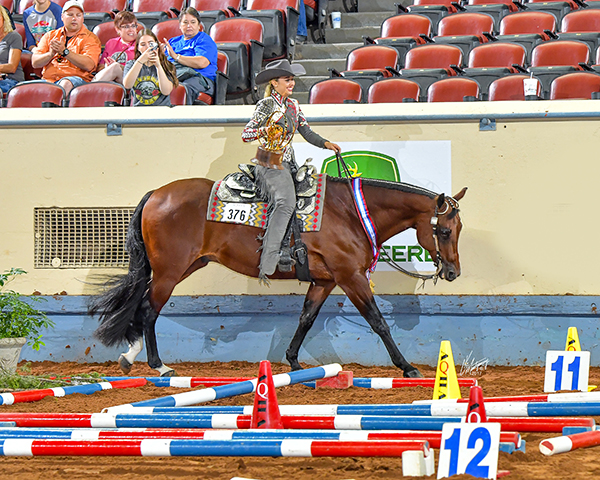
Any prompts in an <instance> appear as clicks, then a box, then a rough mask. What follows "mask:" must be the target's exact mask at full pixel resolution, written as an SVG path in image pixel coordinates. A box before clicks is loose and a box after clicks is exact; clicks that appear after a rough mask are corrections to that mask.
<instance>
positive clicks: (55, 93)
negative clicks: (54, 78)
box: [6, 80, 65, 108]
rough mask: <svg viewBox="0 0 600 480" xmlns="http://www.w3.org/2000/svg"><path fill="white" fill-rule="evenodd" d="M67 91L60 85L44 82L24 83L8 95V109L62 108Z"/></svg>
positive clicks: (11, 90)
mask: <svg viewBox="0 0 600 480" xmlns="http://www.w3.org/2000/svg"><path fill="white" fill-rule="evenodd" d="M64 99H65V91H64V89H63V88H62V87H61V86H60V85H56V84H54V83H50V82H46V81H44V80H33V81H31V82H22V83H19V84H17V85H15V86H14V87H12V88H11V89H10V90H9V91H8V93H7V95H6V106H7V107H8V108H40V107H43V106H46V105H43V104H47V106H57V107H62V104H63V101H64Z"/></svg>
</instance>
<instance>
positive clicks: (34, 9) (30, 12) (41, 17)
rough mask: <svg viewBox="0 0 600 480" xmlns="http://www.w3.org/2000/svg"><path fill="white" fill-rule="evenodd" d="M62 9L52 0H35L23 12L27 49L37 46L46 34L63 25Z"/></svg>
mask: <svg viewBox="0 0 600 480" xmlns="http://www.w3.org/2000/svg"><path fill="white" fill-rule="evenodd" d="M61 14H62V9H61V8H60V6H59V5H57V4H56V3H54V2H51V1H50V0H34V1H33V5H32V6H31V7H29V8H28V9H27V10H25V11H24V12H23V24H24V26H25V39H26V43H27V50H31V49H32V48H33V47H36V46H37V44H38V42H39V41H40V39H41V38H42V37H43V36H44V34H46V33H48V32H50V31H52V30H56V29H57V28H60V27H62V26H63V21H62V18H61Z"/></svg>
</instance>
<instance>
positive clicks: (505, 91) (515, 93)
mask: <svg viewBox="0 0 600 480" xmlns="http://www.w3.org/2000/svg"><path fill="white" fill-rule="evenodd" d="M527 78H530V76H529V75H509V76H507V77H502V78H499V79H498V80H494V81H493V82H492V84H491V85H490V89H489V94H488V100H489V101H491V102H497V101H505V100H525V88H524V85H523V80H525V79H527ZM541 94H542V90H541V84H540V83H539V82H538V91H537V97H540V96H541Z"/></svg>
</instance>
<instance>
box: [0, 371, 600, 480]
mask: <svg viewBox="0 0 600 480" xmlns="http://www.w3.org/2000/svg"><path fill="white" fill-rule="evenodd" d="M30 366H31V374H33V375H42V374H49V373H54V374H57V375H77V374H84V373H90V372H98V373H101V374H104V375H111V376H117V375H120V372H119V370H118V367H117V366H116V364H112V363H105V364H76V363H52V362H41V363H32V364H31V365H30ZM173 367H175V368H176V370H177V373H178V374H179V375H180V376H256V375H257V373H258V364H253V363H246V362H230V363H220V362H213V363H182V364H177V365H173ZM343 367H344V370H351V371H352V372H353V373H354V376H355V377H395V376H399V372H398V370H397V369H395V368H392V367H363V366H360V365H355V364H347V365H344V366H343ZM419 368H420V369H421V371H422V372H423V374H424V375H425V376H426V377H434V376H435V369H434V368H433V367H427V366H423V365H419ZM272 369H273V373H274V374H275V373H284V372H287V371H289V368H288V367H287V366H286V365H283V364H273V365H272ZM131 374H132V375H136V376H153V375H154V372H153V371H152V370H150V369H149V368H148V367H147V366H146V365H144V364H136V365H135V366H134V370H133V371H132V372H131ZM473 376H477V378H478V380H479V384H480V385H481V386H482V387H483V391H484V394H485V395H486V396H501V395H524V394H534V393H543V383H544V370H543V368H541V367H487V368H485V370H482V371H480V372H479V374H478V375H473ZM590 384H594V385H600V368H592V369H591V371H590ZM183 391H186V390H185V389H180V388H158V387H154V386H150V385H147V386H145V387H141V388H130V389H123V390H108V391H102V392H98V393H94V394H93V395H89V396H87V395H79V394H75V395H69V396H67V397H63V398H54V397H47V398H45V399H44V400H42V401H39V402H35V403H28V404H16V405H12V406H0V411H2V412H10V411H13V412H73V413H79V412H80V413H86V412H87V413H93V412H100V411H101V410H102V409H103V408H105V407H109V406H113V405H120V404H123V403H130V402H137V401H141V400H146V399H150V398H155V397H162V396H165V395H172V394H174V393H181V392H183ZM432 393H433V392H432V389H431V388H422V387H418V388H401V389H393V390H369V389H361V388H354V387H352V388H349V389H346V390H333V389H327V388H322V389H317V390H314V389H311V388H308V387H305V386H303V385H293V386H289V387H284V388H280V389H278V390H277V395H278V400H279V403H280V404H326V403H329V404H352V403H382V404H389V403H409V402H412V401H413V400H417V399H428V398H431V395H432ZM462 395H463V397H468V389H462ZM252 402H253V396H252V395H243V396H239V397H235V398H231V399H223V400H218V401H216V402H214V403H215V404H219V405H250V404H252ZM596 422H600V417H599V418H596ZM548 436H549V435H548V434H536V433H526V434H523V439H525V440H526V441H527V451H526V453H521V452H516V453H514V454H512V455H509V454H506V453H502V452H500V457H499V461H498V468H499V470H509V471H510V472H511V473H510V475H509V476H507V477H504V478H507V479H511V480H526V479H527V480H529V479H569V480H573V479H591V478H599V477H600V447H595V448H588V449H579V450H575V451H573V452H569V453H565V454H560V455H555V456H552V457H546V456H544V455H542V454H541V453H540V451H539V448H538V444H539V442H540V441H541V440H542V439H544V438H547V437H548ZM435 453H436V455H435V458H436V468H437V459H438V456H439V451H437V450H436V452H435ZM122 476H126V478H128V479H142V478H143V479H146V478H152V479H153V480H159V479H177V478H181V479H215V480H229V479H231V478H232V477H243V478H250V479H258V480H276V479H281V480H309V479H318V480H349V479H356V480H358V479H397V478H402V464H401V460H400V458H397V459H396V458H271V457H269V458H260V457H245V458H228V457H224V458H215V457H205V458H200V457H198V458H196V457H156V458H155V457H33V458H23V457H12V458H0V478H10V479H27V480H37V479H42V480H50V479H51V480H59V479H69V480H72V479H90V478H95V479H97V478H101V479H109V478H110V479H114V478H119V477H122ZM428 478H435V475H434V476H431V477H428ZM454 478H457V479H459V478H472V477H471V476H470V475H459V476H456V477H454Z"/></svg>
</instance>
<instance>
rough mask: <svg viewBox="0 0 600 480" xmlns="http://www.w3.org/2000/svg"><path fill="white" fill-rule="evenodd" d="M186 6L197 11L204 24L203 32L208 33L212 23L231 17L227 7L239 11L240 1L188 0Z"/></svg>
mask: <svg viewBox="0 0 600 480" xmlns="http://www.w3.org/2000/svg"><path fill="white" fill-rule="evenodd" d="M188 6H190V7H193V8H195V9H196V10H198V13H199V14H200V18H202V23H203V24H204V31H205V32H208V31H209V30H210V27H212V26H213V24H214V23H216V22H220V21H221V20H225V19H226V18H229V17H233V13H232V12H231V11H230V10H229V9H228V7H232V8H233V9H235V10H239V9H240V8H241V0H190V1H189V2H188Z"/></svg>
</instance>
